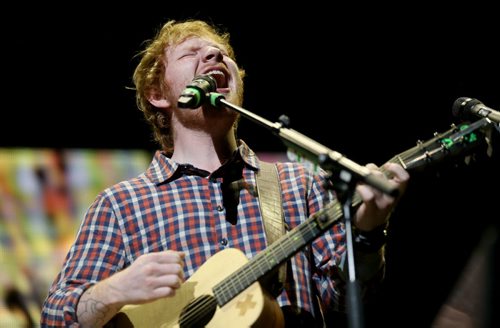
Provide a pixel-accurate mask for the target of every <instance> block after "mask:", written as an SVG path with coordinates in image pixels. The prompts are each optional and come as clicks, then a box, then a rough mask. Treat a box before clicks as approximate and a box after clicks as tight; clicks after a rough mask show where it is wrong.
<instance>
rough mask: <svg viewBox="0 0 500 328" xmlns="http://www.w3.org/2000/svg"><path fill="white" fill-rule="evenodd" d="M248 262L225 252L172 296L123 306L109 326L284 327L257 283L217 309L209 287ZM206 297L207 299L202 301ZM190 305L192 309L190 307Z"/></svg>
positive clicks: (233, 252) (237, 253)
mask: <svg viewBox="0 0 500 328" xmlns="http://www.w3.org/2000/svg"><path fill="white" fill-rule="evenodd" d="M247 262H248V259H247V257H246V256H245V254H244V253H243V252H241V251H240V250H237V249H233V248H229V249H225V250H223V251H221V252H219V253H217V254H215V255H214V256H212V257H211V258H210V259H208V261H206V262H205V263H204V264H203V265H202V266H201V267H200V268H199V269H198V270H197V271H196V272H195V273H194V274H193V275H192V276H191V277H190V278H189V279H188V280H186V281H185V282H184V283H183V284H182V286H181V287H180V288H179V289H177V290H176V294H175V296H173V297H166V298H161V299H158V300H156V301H154V302H151V303H147V304H141V305H126V306H124V307H123V308H122V309H121V310H120V312H118V314H117V315H116V316H115V317H114V318H113V319H112V320H111V322H110V323H109V324H108V325H109V326H111V327H113V326H116V327H148V328H154V327H158V328H160V327H161V328H167V327H213V328H216V327H229V326H230V327H259V326H265V327H272V325H270V323H272V322H273V321H275V320H276V325H277V326H280V325H283V324H282V323H283V317H282V316H283V315H282V312H281V309H280V308H279V306H278V303H277V302H276V300H274V299H272V298H271V297H270V296H268V295H267V294H266V293H263V290H262V288H261V286H260V284H259V283H258V282H255V283H253V284H252V285H250V287H248V288H247V289H245V290H244V291H243V292H241V293H240V294H239V295H237V296H236V297H235V298H233V299H232V300H231V301H229V302H228V303H227V304H225V305H224V306H223V307H219V306H216V304H215V299H214V298H213V297H212V296H213V292H212V287H213V286H215V285H216V284H218V283H219V282H221V281H222V280H223V279H224V278H226V277H227V276H229V275H230V274H231V273H233V272H234V271H236V270H237V269H239V268H240V267H241V266H243V265H244V264H245V263H247ZM207 296H210V297H208V298H206V299H205V297H207ZM192 302H197V303H192ZM190 304H192V305H193V306H191V307H190ZM213 311H215V312H213ZM212 313H213V316H212ZM207 316H208V318H207ZM280 317H281V318H280ZM203 318H205V320H203ZM207 321H208V322H207ZM280 321H281V323H280Z"/></svg>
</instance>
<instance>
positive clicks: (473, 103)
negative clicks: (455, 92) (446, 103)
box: [452, 97, 500, 124]
mask: <svg viewBox="0 0 500 328" xmlns="http://www.w3.org/2000/svg"><path fill="white" fill-rule="evenodd" d="M452 110H453V115H455V116H457V117H468V116H471V115H475V116H479V117H486V118H489V119H490V120H492V121H493V122H495V123H497V124H500V112H498V111H496V110H494V109H492V108H489V107H486V106H485V105H484V104H483V103H482V102H480V101H479V100H477V99H474V98H467V97H461V98H458V99H457V100H455V102H454V103H453V107H452Z"/></svg>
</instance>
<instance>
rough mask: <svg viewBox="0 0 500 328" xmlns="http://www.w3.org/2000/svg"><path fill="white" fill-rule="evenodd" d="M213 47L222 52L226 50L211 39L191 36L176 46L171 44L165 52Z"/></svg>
mask: <svg viewBox="0 0 500 328" xmlns="http://www.w3.org/2000/svg"><path fill="white" fill-rule="evenodd" d="M207 45H210V46H214V47H217V48H219V49H222V50H226V48H225V47H224V46H223V45H221V44H220V43H218V42H216V41H215V40H213V39H210V38H208V37H198V36H192V37H188V38H186V39H184V40H182V41H180V42H178V43H176V44H173V45H171V46H169V47H167V49H166V50H167V52H176V51H178V50H184V49H189V48H199V47H204V46H207Z"/></svg>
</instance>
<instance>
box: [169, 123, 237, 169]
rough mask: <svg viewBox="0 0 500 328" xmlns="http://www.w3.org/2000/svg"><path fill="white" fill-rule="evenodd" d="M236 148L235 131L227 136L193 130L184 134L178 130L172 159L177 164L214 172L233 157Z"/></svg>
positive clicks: (230, 131) (229, 132)
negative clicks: (185, 164)
mask: <svg viewBox="0 0 500 328" xmlns="http://www.w3.org/2000/svg"><path fill="white" fill-rule="evenodd" d="M181 130H182V128H181ZM236 148H237V142H236V138H235V136H234V131H233V129H230V130H229V131H228V132H227V133H226V134H225V135H214V134H209V133H206V132H205V131H192V130H190V131H189V133H184V131H179V129H177V130H176V133H175V138H174V152H173V154H172V159H173V160H174V161H176V162H177V163H189V164H191V165H193V166H195V167H197V168H199V169H203V170H207V171H209V172H213V171H215V170H216V169H218V168H219V167H220V166H221V165H222V164H223V163H224V162H225V161H226V160H227V159H229V158H230V157H231V155H232V154H233V152H234V151H235V150H236Z"/></svg>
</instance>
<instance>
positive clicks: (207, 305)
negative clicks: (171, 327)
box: [179, 295, 217, 328]
mask: <svg viewBox="0 0 500 328" xmlns="http://www.w3.org/2000/svg"><path fill="white" fill-rule="evenodd" d="M216 309H217V301H216V300H215V297H213V296H211V295H203V296H200V297H197V298H195V299H194V300H192V301H191V303H189V304H188V305H187V306H186V307H185V308H184V309H183V310H182V313H181V315H180V319H179V326H180V327H181V328H188V327H189V328H191V327H192V328H201V327H205V326H206V325H207V324H208V323H209V322H210V320H211V319H212V318H213V316H214V314H215V310H216Z"/></svg>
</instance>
